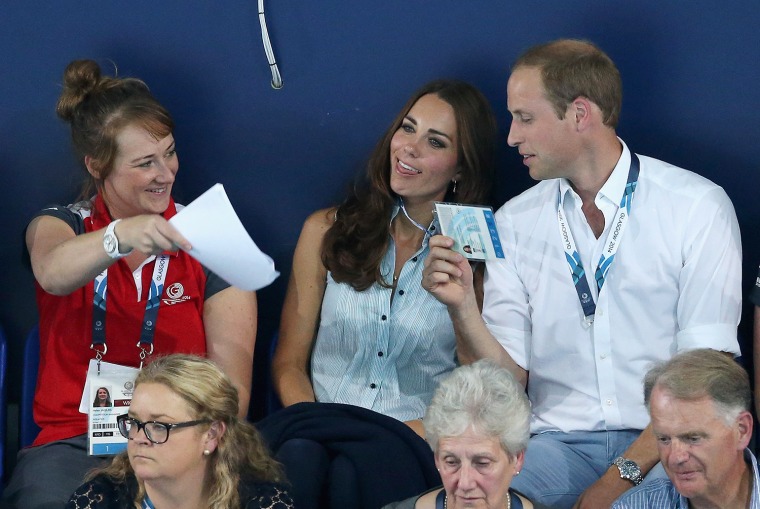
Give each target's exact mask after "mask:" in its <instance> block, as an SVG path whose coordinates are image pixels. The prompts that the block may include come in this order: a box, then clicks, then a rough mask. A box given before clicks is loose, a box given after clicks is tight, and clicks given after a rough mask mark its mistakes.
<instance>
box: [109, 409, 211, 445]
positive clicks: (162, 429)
mask: <svg viewBox="0 0 760 509" xmlns="http://www.w3.org/2000/svg"><path fill="white" fill-rule="evenodd" d="M209 422H211V421H210V420H208V419H200V420H197V421H187V422H174V423H168V422H159V421H146V422H141V421H139V420H137V419H135V418H134V417H130V416H129V415H128V414H124V415H120V416H118V417H117V418H116V424H117V425H118V426H119V433H121V435H122V436H123V437H124V438H128V439H129V440H134V439H135V437H136V436H137V434H138V433H139V432H140V430H143V431H144V432H145V438H147V439H148V440H150V441H151V442H153V443H154V444H163V443H164V442H166V441H167V440H169V431H170V430H173V429H177V428H189V427H191V426H197V425H198V424H204V423H209Z"/></svg>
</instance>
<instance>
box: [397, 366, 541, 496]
mask: <svg viewBox="0 0 760 509" xmlns="http://www.w3.org/2000/svg"><path fill="white" fill-rule="evenodd" d="M529 420H530V405H529V403H528V398H527V397H526V396H525V391H524V389H523V387H522V386H521V385H520V384H519V383H518V382H517V381H515V379H514V377H513V376H512V375H511V374H510V373H509V371H507V370H506V369H504V368H501V367H498V366H497V365H495V364H494V363H492V362H491V361H488V360H481V361H478V362H475V363H474V364H470V365H467V366H460V367H458V368H456V369H455V370H454V371H452V373H451V374H450V375H449V376H448V377H447V378H446V379H445V380H444V381H443V382H441V384H440V386H439V387H438V389H437V390H436V392H435V395H434V396H433V400H432V401H431V403H430V406H429V407H428V409H427V412H426V413H425V419H424V421H423V424H424V426H425V434H426V437H427V440H428V442H429V443H430V447H432V449H433V452H434V455H435V463H436V467H437V468H438V471H439V472H440V474H441V479H442V480H443V487H442V488H435V489H433V490H431V491H429V492H426V493H423V494H422V495H419V496H416V497H412V498H410V499H407V500H404V501H403V502H399V503H396V504H391V505H389V506H386V509H443V508H445V509H449V508H451V509H458V508H461V507H482V508H487V509H497V508H498V509H501V508H505V507H506V508H510V509H518V508H526V509H528V508H536V509H540V507H541V506H539V505H537V504H533V503H532V502H531V501H530V500H528V499H527V498H526V497H525V496H523V495H521V494H519V493H517V492H515V491H514V490H511V489H510V488H509V485H510V483H511V482H512V478H513V477H514V476H515V475H517V474H519V473H520V468H522V464H523V457H524V454H525V448H526V447H527V445H528V438H529V430H528V429H529V428H528V425H529Z"/></svg>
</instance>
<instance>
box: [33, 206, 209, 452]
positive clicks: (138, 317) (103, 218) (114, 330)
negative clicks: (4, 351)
mask: <svg viewBox="0 0 760 509" xmlns="http://www.w3.org/2000/svg"><path fill="white" fill-rule="evenodd" d="M174 214H176V207H175V204H174V201H173V200H172V201H171V203H170V204H169V208H168V209H167V210H166V212H164V214H163V216H164V217H165V218H166V219H169V218H170V217H172V216H173V215H174ZM40 215H52V216H55V217H59V218H62V219H64V220H66V221H67V222H68V223H69V224H72V226H73V228H74V230H75V231H76V232H77V233H86V232H91V231H94V230H99V229H102V228H105V227H106V226H108V224H109V223H110V222H111V216H110V215H109V213H108V209H107V208H106V206H105V203H104V202H103V200H102V199H101V198H100V196H99V195H98V196H97V197H96V199H95V200H94V206H93V207H92V208H91V209H90V208H85V207H82V203H79V204H76V205H70V206H68V207H57V208H50V209H45V210H43V211H42V212H41V213H40ZM74 223H76V224H74ZM82 226H83V227H84V231H81V229H82ZM154 265H155V259H154V260H153V261H151V262H149V263H146V264H144V265H143V267H142V268H141V269H138V270H137V271H135V274H133V273H132V272H131V271H130V270H129V267H128V266H127V263H126V261H125V260H123V259H121V260H118V261H117V262H116V263H114V264H113V265H111V266H110V267H109V268H108V290H107V291H108V295H107V299H106V302H107V306H106V307H107V309H106V341H107V346H108V352H107V354H106V355H105V357H104V358H103V360H105V361H108V362H112V363H116V364H122V365H125V366H135V367H136V366H139V364H140V359H139V352H140V351H139V349H138V348H137V347H136V344H137V341H138V339H139V338H140V329H141V326H142V321H143V315H144V313H145V302H146V299H147V298H148V293H149V287H150V283H151V279H152V276H153V268H154ZM206 283H207V274H206V272H205V270H204V268H203V267H202V266H201V264H200V263H198V261H196V260H195V259H194V258H192V257H190V255H188V254H187V253H185V252H184V251H178V252H177V253H172V254H171V261H170V263H169V271H168V273H167V276H166V280H165V283H164V293H163V295H162V296H161V304H160V306H159V310H158V318H157V320H156V328H155V337H154V341H153V343H154V351H153V355H154V356H155V355H161V354H169V353H178V352H181V353H194V354H200V355H205V353H206V335H205V332H204V328H203V302H204V299H205V294H206ZM36 287H37V305H38V307H39V315H40V368H39V375H38V378H37V390H36V393H35V397H34V419H35V421H36V422H37V424H38V425H39V426H40V427H41V428H42V431H41V432H40V434H39V436H38V437H37V439H36V440H35V441H34V444H33V445H42V444H45V443H48V442H52V441H54V440H62V439H65V438H70V437H73V436H76V435H81V434H83V433H86V432H87V415H85V414H82V413H79V401H80V399H81V397H82V391H83V390H84V384H85V378H86V375H87V367H88V364H89V361H90V359H92V358H94V351H93V350H91V349H90V345H91V343H92V307H93V304H92V298H93V282H90V283H88V284H87V285H85V286H84V287H82V288H79V289H77V290H75V291H73V292H72V293H70V294H69V295H66V296H63V297H58V296H55V295H51V294H49V293H47V292H45V291H44V290H43V289H42V288H41V287H40V286H39V284H37V285H36ZM138 288H141V291H140V292H139V294H138ZM138 295H139V298H138Z"/></svg>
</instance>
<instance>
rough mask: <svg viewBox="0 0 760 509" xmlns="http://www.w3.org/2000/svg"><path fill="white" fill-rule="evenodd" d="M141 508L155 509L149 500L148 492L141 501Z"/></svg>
mask: <svg viewBox="0 0 760 509" xmlns="http://www.w3.org/2000/svg"><path fill="white" fill-rule="evenodd" d="M142 509H156V506H154V505H153V502H152V501H151V500H150V497H149V496H148V494H147V493H146V494H145V498H144V499H143V503H142Z"/></svg>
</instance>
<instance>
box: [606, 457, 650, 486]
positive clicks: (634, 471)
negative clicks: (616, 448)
mask: <svg viewBox="0 0 760 509" xmlns="http://www.w3.org/2000/svg"><path fill="white" fill-rule="evenodd" d="M612 464H613V465H615V466H616V467H617V468H618V470H619V471H620V478H621V479H626V480H628V481H631V482H632V483H633V484H634V485H635V486H638V485H639V484H641V481H643V480H644V477H643V476H642V475H641V467H639V465H638V464H637V463H636V462H635V461H633V460H631V459H628V458H625V457H623V456H618V457H617V458H615V460H614V461H613V462H612Z"/></svg>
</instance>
